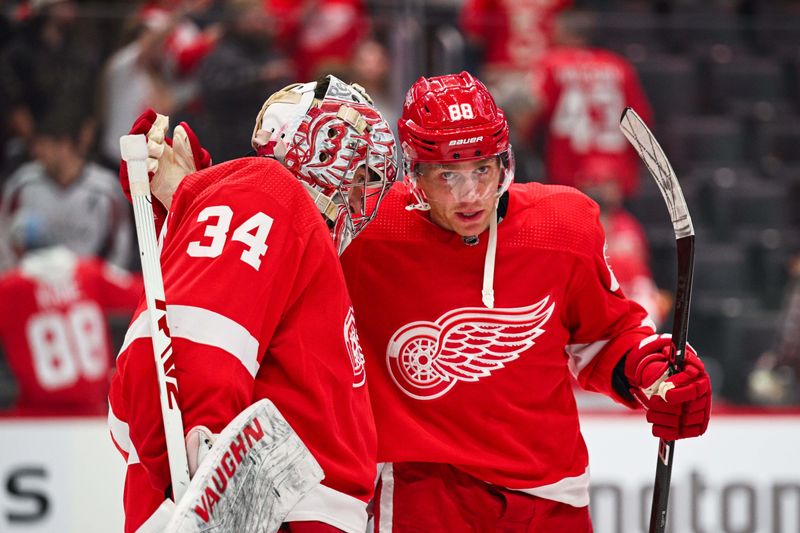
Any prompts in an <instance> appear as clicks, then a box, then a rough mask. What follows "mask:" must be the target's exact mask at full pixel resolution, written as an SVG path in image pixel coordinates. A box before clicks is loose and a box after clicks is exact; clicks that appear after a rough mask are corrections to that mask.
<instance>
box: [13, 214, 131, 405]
mask: <svg viewBox="0 0 800 533" xmlns="http://www.w3.org/2000/svg"><path fill="white" fill-rule="evenodd" d="M48 234H49V232H48V229H47V222H46V220H45V219H44V217H43V216H41V215H37V214H33V213H30V212H26V211H20V212H18V213H17V214H16V216H15V218H14V220H13V222H12V225H11V238H12V243H13V245H14V248H15V250H16V251H17V252H18V253H19V254H20V255H21V260H20V262H19V264H18V265H17V266H16V268H14V269H12V270H10V271H8V272H6V273H5V274H4V275H3V277H2V278H0V345H2V349H3V350H2V351H3V353H4V355H5V358H6V362H7V364H8V366H9V367H10V369H11V372H12V374H13V376H14V378H15V380H16V383H17V388H18V390H19V393H18V396H17V398H16V401H15V402H14V408H15V412H19V413H44V414H53V413H71V414H104V413H105V412H106V409H107V405H108V404H107V400H106V397H107V395H108V388H109V383H110V380H111V368H112V360H113V352H112V347H111V342H110V336H109V331H108V325H107V314H108V313H109V312H114V311H116V312H126V313H133V310H134V308H135V307H136V304H137V303H138V301H139V298H140V296H141V294H142V280H141V276H138V275H133V274H129V273H127V272H125V271H124V270H122V269H120V268H118V267H114V266H112V265H110V264H109V263H106V262H104V261H102V260H100V259H95V258H88V257H84V258H79V257H78V256H77V255H76V254H75V253H74V252H71V251H70V250H68V249H67V248H65V247H62V246H53V245H52V244H51V243H52V239H51V238H50V237H49V235H48Z"/></svg>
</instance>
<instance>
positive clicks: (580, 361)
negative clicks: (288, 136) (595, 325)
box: [564, 340, 608, 376]
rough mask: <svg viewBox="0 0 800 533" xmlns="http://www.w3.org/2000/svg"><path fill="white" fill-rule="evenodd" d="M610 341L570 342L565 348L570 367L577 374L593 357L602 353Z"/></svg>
mask: <svg viewBox="0 0 800 533" xmlns="http://www.w3.org/2000/svg"><path fill="white" fill-rule="evenodd" d="M606 344H608V341H607V340H606V341H595V342H591V343H587V344H568V345H567V346H566V347H565V348H564V349H565V350H566V352H567V355H568V356H569V369H570V371H572V374H573V375H575V376H577V375H578V374H579V373H580V372H581V371H582V370H583V369H584V368H586V366H587V365H588V364H589V363H591V362H592V359H594V358H595V356H596V355H597V354H598V353H600V350H602V349H603V348H604V347H605V345H606Z"/></svg>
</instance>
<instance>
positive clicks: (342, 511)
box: [285, 484, 367, 533]
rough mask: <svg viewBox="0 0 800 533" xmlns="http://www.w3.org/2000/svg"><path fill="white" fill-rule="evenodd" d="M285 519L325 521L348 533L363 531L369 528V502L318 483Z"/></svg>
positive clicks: (287, 520)
mask: <svg viewBox="0 0 800 533" xmlns="http://www.w3.org/2000/svg"><path fill="white" fill-rule="evenodd" d="M285 521H286V522H324V523H325V524H330V525H332V526H334V527H337V528H339V529H341V530H342V531H345V532H347V533H363V532H364V531H366V530H367V504H366V503H364V502H362V501H361V500H359V499H358V498H354V497H352V496H349V495H347V494H345V493H343V492H339V491H337V490H334V489H332V488H330V487H326V486H325V485H322V484H318V485H317V486H315V487H314V488H313V489H311V491H310V492H308V493H307V494H306V495H305V496H303V498H302V499H301V500H300V501H299V502H297V505H295V506H294V507H293V508H292V510H291V511H289V514H288V515H287V516H286V519H285Z"/></svg>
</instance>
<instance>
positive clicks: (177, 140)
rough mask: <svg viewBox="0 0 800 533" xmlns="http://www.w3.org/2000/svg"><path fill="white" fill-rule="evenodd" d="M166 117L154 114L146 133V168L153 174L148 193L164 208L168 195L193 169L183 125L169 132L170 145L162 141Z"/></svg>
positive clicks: (167, 125)
mask: <svg viewBox="0 0 800 533" xmlns="http://www.w3.org/2000/svg"><path fill="white" fill-rule="evenodd" d="M167 129H169V117H167V116H165V115H157V118H156V120H155V122H153V126H152V127H151V128H150V130H149V131H148V132H147V155H148V157H147V170H148V172H152V173H153V179H152V180H151V182H150V192H151V193H152V194H153V196H155V197H156V198H157V199H158V200H159V201H160V202H161V203H162V204H163V205H164V207H166V208H167V209H169V208H170V205H172V196H173V195H174V194H175V190H176V189H177V188H178V185H179V184H180V182H181V181H182V180H183V178H184V177H186V176H187V175H188V174H191V173H192V172H196V171H197V167H196V165H195V158H194V155H193V153H192V147H191V143H190V142H189V136H188V134H187V133H186V130H185V129H184V127H183V126H181V125H178V126H176V127H175V130H174V131H173V133H172V146H170V145H169V144H167V142H166V140H165V139H166V134H167Z"/></svg>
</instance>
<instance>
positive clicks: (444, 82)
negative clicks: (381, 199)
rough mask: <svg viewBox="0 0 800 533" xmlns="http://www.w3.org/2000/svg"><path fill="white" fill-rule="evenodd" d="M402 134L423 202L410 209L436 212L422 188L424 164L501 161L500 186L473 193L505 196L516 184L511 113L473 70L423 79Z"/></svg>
mask: <svg viewBox="0 0 800 533" xmlns="http://www.w3.org/2000/svg"><path fill="white" fill-rule="evenodd" d="M398 131H399V134H400V144H401V146H402V147H403V161H404V170H405V179H406V183H407V184H408V186H409V188H410V190H411V193H412V195H413V197H414V199H415V201H416V202H417V203H416V204H415V205H412V206H409V207H410V208H413V209H423V210H426V209H429V208H430V206H429V205H428V204H427V201H426V199H425V193H424V191H423V190H422V188H421V187H419V186H418V184H417V176H418V172H419V165H420V164H426V163H432V164H445V163H458V162H463V161H474V160H481V159H487V158H491V157H497V158H498V159H499V162H500V166H501V176H500V179H499V181H498V186H497V188H496V189H494V188H493V189H492V190H486V189H481V188H480V184H478V185H475V186H473V190H470V191H469V192H470V193H471V194H479V195H485V196H487V197H488V196H489V195H493V196H495V198H499V197H500V195H502V194H503V193H504V192H505V191H506V190H507V189H508V187H509V186H510V185H511V183H512V181H514V154H513V151H512V150H511V145H510V143H509V139H508V136H509V130H508V122H506V117H505V114H503V111H502V110H501V109H499V108H498V107H497V104H495V101H494V99H493V98H492V95H491V94H490V93H489V90H488V89H487V88H486V86H485V85H484V84H483V83H481V82H480V81H479V80H477V79H475V78H474V77H473V76H472V75H471V74H470V73H468V72H462V73H461V74H450V75H446V76H435V77H431V78H424V77H423V78H419V79H418V80H417V81H416V82H415V83H414V85H412V86H411V88H410V89H409V90H408V93H407V94H406V99H405V102H404V104H403V115H402V117H401V118H400V120H399V121H398ZM474 181H475V180H474ZM464 182H467V180H466V179H463V180H460V181H455V182H454V188H453V192H454V194H464V193H463V190H464Z"/></svg>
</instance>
